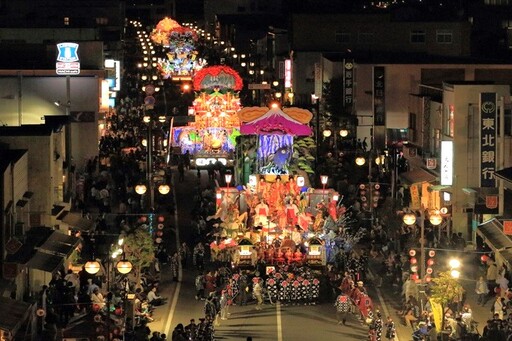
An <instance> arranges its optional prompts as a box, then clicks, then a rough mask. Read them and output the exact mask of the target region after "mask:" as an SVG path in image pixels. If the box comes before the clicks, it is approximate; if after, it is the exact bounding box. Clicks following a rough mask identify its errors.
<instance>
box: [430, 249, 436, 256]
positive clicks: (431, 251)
mask: <svg viewBox="0 0 512 341" xmlns="http://www.w3.org/2000/svg"><path fill="white" fill-rule="evenodd" d="M435 255H436V252H435V251H434V250H430V251H429V252H428V256H429V257H434V256H435Z"/></svg>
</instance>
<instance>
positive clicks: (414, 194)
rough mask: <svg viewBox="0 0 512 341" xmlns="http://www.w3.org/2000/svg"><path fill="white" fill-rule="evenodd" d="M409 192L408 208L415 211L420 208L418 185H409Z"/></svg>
mask: <svg viewBox="0 0 512 341" xmlns="http://www.w3.org/2000/svg"><path fill="white" fill-rule="evenodd" d="M409 190H410V192H411V204H410V205H409V206H410V207H411V209H413V210H417V209H419V208H420V207H421V199H420V190H419V188H418V185H416V184H414V185H411V187H410V188H409Z"/></svg>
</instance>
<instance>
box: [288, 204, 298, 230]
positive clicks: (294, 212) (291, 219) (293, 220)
mask: <svg viewBox="0 0 512 341" xmlns="http://www.w3.org/2000/svg"><path fill="white" fill-rule="evenodd" d="M298 215H299V208H298V207H297V205H296V204H295V203H294V202H293V199H292V198H288V199H287V201H286V221H287V223H288V226H295V225H297V220H298V218H297V216H298Z"/></svg>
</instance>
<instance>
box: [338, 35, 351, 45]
mask: <svg viewBox="0 0 512 341" xmlns="http://www.w3.org/2000/svg"><path fill="white" fill-rule="evenodd" d="M336 42H337V43H350V33H348V32H336Z"/></svg>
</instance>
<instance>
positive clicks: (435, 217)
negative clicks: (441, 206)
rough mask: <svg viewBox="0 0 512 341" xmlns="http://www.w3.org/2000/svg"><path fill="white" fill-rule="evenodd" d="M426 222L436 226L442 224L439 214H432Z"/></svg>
mask: <svg viewBox="0 0 512 341" xmlns="http://www.w3.org/2000/svg"><path fill="white" fill-rule="evenodd" d="M428 220H429V221H430V223H431V224H432V225H434V226H437V225H439V224H441V223H442V222H443V217H441V215H440V214H439V213H434V214H431V215H430V217H429V218H428Z"/></svg>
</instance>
